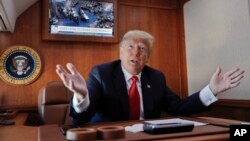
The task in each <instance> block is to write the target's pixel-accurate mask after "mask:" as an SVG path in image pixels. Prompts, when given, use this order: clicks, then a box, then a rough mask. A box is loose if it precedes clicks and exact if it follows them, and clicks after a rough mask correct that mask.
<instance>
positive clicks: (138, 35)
mask: <svg viewBox="0 0 250 141" xmlns="http://www.w3.org/2000/svg"><path fill="white" fill-rule="evenodd" d="M133 39H143V40H144V41H145V42H146V43H147V46H148V49H149V54H150V53H151V51H152V47H153V42H154V37H153V36H152V35H151V34H149V33H147V32H145V31H142V30H130V31H128V32H127V33H125V34H124V36H123V38H122V40H121V42H120V45H119V46H120V47H122V46H123V43H124V42H125V41H131V40H133Z"/></svg>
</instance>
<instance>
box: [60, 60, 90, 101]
mask: <svg viewBox="0 0 250 141" xmlns="http://www.w3.org/2000/svg"><path fill="white" fill-rule="evenodd" d="M66 66H67V69H68V70H69V72H67V71H66V70H65V69H64V68H63V66H61V65H56V73H57V74H58V76H59V77H60V78H61V80H62V82H63V84H64V85H65V86H66V87H67V88H68V89H69V90H70V91H72V92H73V93H74V94H76V96H77V97H82V98H85V97H86V95H87V94H88V89H87V85H86V81H85V79H84V78H83V77H82V75H81V74H80V73H79V72H78V71H77V69H76V68H75V66H74V65H73V64H71V63H67V65H66Z"/></svg>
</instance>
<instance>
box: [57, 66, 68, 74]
mask: <svg viewBox="0 0 250 141" xmlns="http://www.w3.org/2000/svg"><path fill="white" fill-rule="evenodd" d="M56 69H57V70H60V71H61V72H62V73H65V74H67V73H68V72H67V71H66V70H65V69H64V67H63V66H62V65H56Z"/></svg>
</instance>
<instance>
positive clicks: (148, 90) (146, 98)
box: [141, 72, 154, 118]
mask: <svg viewBox="0 0 250 141" xmlns="http://www.w3.org/2000/svg"><path fill="white" fill-rule="evenodd" d="M141 88H142V97H143V108H144V118H147V117H149V115H148V114H149V113H152V110H153V105H154V103H153V100H152V98H153V96H152V94H153V90H152V84H151V82H150V81H149V79H148V77H147V74H145V72H142V75H141Z"/></svg>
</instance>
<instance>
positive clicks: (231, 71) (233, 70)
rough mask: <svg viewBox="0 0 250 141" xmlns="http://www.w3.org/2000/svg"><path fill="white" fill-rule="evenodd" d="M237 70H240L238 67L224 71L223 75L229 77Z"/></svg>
mask: <svg viewBox="0 0 250 141" xmlns="http://www.w3.org/2000/svg"><path fill="white" fill-rule="evenodd" d="M239 70H240V69H239V68H235V69H232V70H230V71H228V72H226V73H225V75H224V76H226V77H230V76H231V75H232V74H234V73H235V72H237V71H239Z"/></svg>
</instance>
